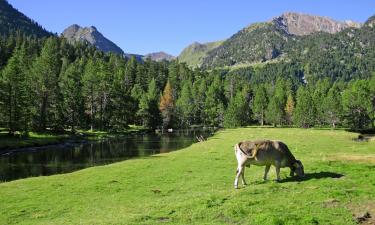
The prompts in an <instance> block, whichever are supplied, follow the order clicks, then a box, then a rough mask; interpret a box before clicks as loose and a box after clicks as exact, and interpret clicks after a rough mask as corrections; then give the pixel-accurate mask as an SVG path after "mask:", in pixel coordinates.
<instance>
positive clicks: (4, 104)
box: [0, 2, 375, 135]
mask: <svg viewBox="0 0 375 225" xmlns="http://www.w3.org/2000/svg"><path fill="white" fill-rule="evenodd" d="M5 3H6V2H5ZM5 3H4V2H2V4H5ZM3 15H8V14H3ZM373 21H374V20H373V18H372V19H371V18H370V19H369V20H368V21H367V22H366V23H365V25H364V26H362V27H361V28H360V29H357V28H347V29H344V30H342V31H341V32H338V33H335V34H330V33H313V34H311V35H306V36H301V37H299V38H296V37H295V36H293V34H291V33H290V32H289V31H287V30H285V29H280V27H277V26H275V25H274V24H273V23H272V24H273V25H272V24H271V25H270V24H269V23H264V24H256V25H253V26H250V27H248V28H246V29H244V30H243V31H241V32H240V33H238V34H237V35H235V36H234V37H233V38H231V40H227V41H225V42H224V43H223V44H220V46H219V47H218V48H216V49H214V50H211V51H209V54H211V53H212V52H222V54H224V55H225V54H227V53H230V54H229V55H233V56H238V57H240V58H242V59H245V58H246V59H249V61H246V62H250V61H252V60H257V61H258V60H260V61H264V60H266V61H267V60H268V59H273V58H280V57H281V56H283V57H282V59H281V60H277V61H272V62H268V61H267V62H266V63H260V64H253V65H251V66H244V67H240V68H238V69H233V68H229V69H228V68H225V67H224V68H222V67H221V66H224V65H232V64H233V63H236V62H234V61H232V62H229V61H226V60H227V59H226V57H224V58H220V57H219V58H215V60H214V61H215V62H217V63H219V64H217V68H216V66H215V67H207V68H209V70H205V69H202V68H201V69H191V68H190V67H189V66H188V65H187V64H185V63H180V62H179V61H178V60H174V61H171V62H168V61H165V60H164V61H161V62H155V61H152V60H151V59H149V58H148V59H146V60H145V61H140V60H137V59H136V58H135V57H130V58H129V57H127V56H124V55H117V54H113V53H104V52H102V51H100V50H98V49H96V48H95V47H94V46H92V45H90V44H88V43H84V42H76V43H70V42H69V41H68V40H67V39H64V38H62V37H56V36H51V37H49V38H38V36H37V35H34V33H32V32H31V33H28V32H26V31H24V32H21V31H22V30H20V29H23V28H24V27H23V26H22V24H21V25H19V26H18V27H17V29H16V30H17V31H15V32H13V33H10V34H9V35H7V36H2V37H1V38H0V49H1V52H0V127H5V128H8V129H9V133H11V134H15V133H17V132H21V133H22V134H24V135H27V133H28V131H31V130H39V131H45V130H53V131H63V130H70V131H72V132H74V131H75V130H76V129H92V130H106V131H123V130H124V129H127V128H128V127H129V125H133V124H136V125H142V126H144V127H146V128H150V129H155V128H170V127H189V126H192V125H204V126H219V127H222V126H225V127H237V126H245V125H251V124H262V125H264V124H270V125H274V126H279V125H282V126H299V127H312V126H321V127H324V126H332V127H336V126H344V127H351V128H354V129H368V128H374V126H375V124H374V122H375V75H374V72H375V66H374V65H375V64H374V60H373V59H374V57H375V55H374V54H375V48H374V46H375V45H374V44H375V43H374V40H375V39H374V38H373V37H374V36H375V33H374V32H375V27H374V22H373ZM26 30H27V29H26ZM242 40H247V42H248V43H250V45H247V48H243V45H242V44H243V43H242ZM259 40H261V41H259ZM229 50H230V51H229ZM285 51H287V54H286V53H285ZM229 59H230V60H235V59H236V58H235V57H230V58H229ZM205 62H206V63H207V62H208V61H205ZM228 62H229V64H227V63H228ZM215 65H216V64H215Z"/></svg>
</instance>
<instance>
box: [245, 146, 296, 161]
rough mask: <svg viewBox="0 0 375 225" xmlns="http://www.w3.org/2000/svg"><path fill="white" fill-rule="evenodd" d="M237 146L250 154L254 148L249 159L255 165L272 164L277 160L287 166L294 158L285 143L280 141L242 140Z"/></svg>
mask: <svg viewBox="0 0 375 225" xmlns="http://www.w3.org/2000/svg"><path fill="white" fill-rule="evenodd" d="M239 147H240V148H241V149H242V150H243V151H244V152H245V153H246V154H248V155H252V154H253V152H254V151H255V149H256V155H255V158H254V159H250V160H249V162H250V163H251V164H255V165H271V164H272V165H274V164H275V162H276V161H277V162H280V163H281V164H282V166H288V165H289V164H290V162H292V161H294V160H295V158H294V156H293V155H292V153H291V152H290V151H289V149H288V147H287V146H286V144H284V143H283V142H281V141H271V140H256V141H243V142H240V143H239Z"/></svg>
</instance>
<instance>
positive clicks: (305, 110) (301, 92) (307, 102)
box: [293, 86, 316, 128]
mask: <svg viewBox="0 0 375 225" xmlns="http://www.w3.org/2000/svg"><path fill="white" fill-rule="evenodd" d="M296 100H297V104H296V109H295V110H294V117H293V121H294V123H295V124H296V125H297V126H300V127H304V128H309V127H311V126H313V125H314V124H315V114H316V112H315V107H314V102H313V100H312V97H311V93H310V91H309V89H308V88H306V87H304V86H301V87H299V88H298V90H297V98H296Z"/></svg>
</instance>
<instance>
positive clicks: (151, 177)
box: [0, 128, 375, 224]
mask: <svg viewBox="0 0 375 225" xmlns="http://www.w3.org/2000/svg"><path fill="white" fill-rule="evenodd" d="M355 137H357V134H354V133H348V132H345V131H330V130H302V129H273V128H243V129H235V130H224V131H220V132H219V133H218V134H216V135H215V136H213V137H211V138H210V139H209V140H208V141H206V142H202V143H197V144H194V145H192V146H191V147H189V148H187V149H184V150H181V151H177V152H172V153H168V154H161V155H156V156H153V157H148V158H143V159H134V160H128V161H124V162H120V163H116V164H112V165H108V166H101V167H95V168H89V169H85V170H81V171H78V172H74V173H71V174H63V175H56V176H50V177H38V178H29V179H24V180H18V181H13V182H9V183H2V184H0V212H1V214H0V224H17V223H19V224H159V223H162V224H356V220H355V217H360V216H361V214H365V213H366V212H368V213H370V215H371V216H372V217H373V218H374V217H375V211H374V208H375V207H374V206H375V192H374V190H375V143H374V142H354V141H353V140H352V139H353V138H355ZM243 139H280V140H283V141H284V142H286V143H287V144H288V145H289V147H290V149H291V150H292V152H293V153H294V155H295V156H296V157H297V158H298V159H300V160H302V162H303V163H304V165H305V172H306V174H307V175H306V179H305V180H304V181H301V182H298V181H295V180H292V179H289V178H288V174H289V171H288V170H287V169H282V173H281V177H282V179H283V182H281V183H276V182H274V181H272V180H270V181H267V182H262V175H263V170H264V168H263V167H252V168H250V169H247V171H246V178H247V181H248V183H249V186H247V187H246V188H241V189H239V190H235V189H234V188H233V179H234V175H235V170H236V160H235V157H234V153H233V145H234V144H235V143H236V142H238V141H240V140H243ZM269 178H270V179H274V178H275V172H274V169H272V170H271V171H270V174H269ZM370 220H371V219H370Z"/></svg>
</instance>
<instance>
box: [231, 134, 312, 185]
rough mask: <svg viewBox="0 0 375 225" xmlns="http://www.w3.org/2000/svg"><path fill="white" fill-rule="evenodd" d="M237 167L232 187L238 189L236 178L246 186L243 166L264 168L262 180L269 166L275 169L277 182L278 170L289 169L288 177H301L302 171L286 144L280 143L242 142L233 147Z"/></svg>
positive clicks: (300, 164) (265, 177)
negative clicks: (295, 175) (240, 179)
mask: <svg viewBox="0 0 375 225" xmlns="http://www.w3.org/2000/svg"><path fill="white" fill-rule="evenodd" d="M234 152H235V154H236V158H237V162H238V167H237V172H236V179H235V181H234V187H235V188H238V178H239V177H240V176H241V178H242V183H243V185H246V181H245V178H244V173H245V166H247V167H250V165H251V164H253V165H257V166H266V168H265V171H264V176H263V179H264V180H267V174H268V171H269V170H270V167H271V165H273V166H275V167H276V176H277V181H280V168H284V167H289V168H290V176H293V175H294V173H296V174H297V175H298V176H299V177H303V176H304V175H305V174H304V169H303V165H302V163H301V161H299V160H297V159H296V158H294V156H293V154H292V153H291V152H290V151H289V149H288V147H287V146H286V144H284V143H283V142H281V141H268V140H259V141H242V142H240V143H238V144H236V145H235V146H234Z"/></svg>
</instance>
